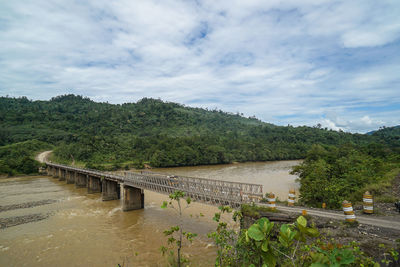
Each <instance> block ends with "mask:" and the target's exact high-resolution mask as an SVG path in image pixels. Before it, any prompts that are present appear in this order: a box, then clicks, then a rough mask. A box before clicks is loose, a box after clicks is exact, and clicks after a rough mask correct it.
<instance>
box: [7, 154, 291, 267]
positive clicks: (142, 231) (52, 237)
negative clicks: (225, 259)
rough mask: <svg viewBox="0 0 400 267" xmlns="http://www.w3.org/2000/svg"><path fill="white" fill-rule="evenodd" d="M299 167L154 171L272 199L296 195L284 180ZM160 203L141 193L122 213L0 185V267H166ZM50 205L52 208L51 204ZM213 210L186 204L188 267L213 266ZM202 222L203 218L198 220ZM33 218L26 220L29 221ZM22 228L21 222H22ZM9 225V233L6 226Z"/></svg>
mask: <svg viewBox="0 0 400 267" xmlns="http://www.w3.org/2000/svg"><path fill="white" fill-rule="evenodd" d="M298 163H299V162H298V161H279V162H269V163H243V164H230V165H216V166H200V167H183V168H169V169H157V172H166V173H171V174H176V175H187V176H195V177H204V178H219V179H221V180H230V181H241V182H251V183H261V184H263V185H264V192H267V191H274V192H275V193H276V194H277V195H278V196H279V197H282V198H284V197H285V196H286V195H287V191H288V188H290V187H297V186H296V183H295V181H294V180H295V178H296V177H295V176H292V175H289V173H288V171H289V169H290V168H291V166H293V165H295V164H298ZM166 199H167V196H165V195H161V194H157V193H154V192H149V191H145V208H144V209H143V210H137V211H130V212H122V210H121V204H120V201H119V200H115V201H106V202H103V201H101V197H100V194H87V191H86V189H84V188H80V189H76V188H75V186H74V185H67V184H65V182H60V181H58V180H57V179H54V178H51V177H44V176H38V177H16V178H4V179H0V206H2V207H6V208H4V209H3V211H1V212H0V222H2V224H1V225H2V229H0V266H58V267H62V266H116V265H117V264H118V263H119V264H121V265H122V264H124V266H165V265H166V264H165V263H166V261H165V259H164V258H162V256H161V253H160V251H159V248H160V246H161V245H165V244H166V238H165V237H164V235H163V230H165V229H167V228H169V227H170V226H172V225H176V224H177V222H178V220H177V217H176V213H175V211H174V210H172V209H166V210H163V209H161V208H160V206H161V204H162V202H163V201H164V200H166ZM53 200H56V201H53ZM216 211H217V208H216V207H212V206H209V205H204V204H200V203H192V204H191V206H190V207H189V208H188V209H186V210H185V213H184V219H183V223H184V228H185V229H186V230H188V231H192V232H195V233H198V234H199V236H198V237H197V238H196V239H195V241H194V242H193V243H192V244H191V245H188V244H186V245H185V247H184V251H183V252H184V254H186V255H187V256H189V257H190V259H191V262H192V264H193V265H194V266H213V265H214V259H215V256H216V249H215V247H214V246H213V245H212V242H211V240H210V239H208V238H207V233H209V232H211V231H212V230H214V229H215V226H216V224H215V222H213V221H212V219H211V218H212V217H213V214H214V213H215V212H216ZM200 213H202V214H204V217H202V216H199V214H200ZM31 215H32V216H31ZM27 217H28V218H29V220H27V221H25V222H24V220H25V219H26V218H27ZM9 221H12V224H13V225H14V226H11V225H8V227H7V226H6V223H4V222H9Z"/></svg>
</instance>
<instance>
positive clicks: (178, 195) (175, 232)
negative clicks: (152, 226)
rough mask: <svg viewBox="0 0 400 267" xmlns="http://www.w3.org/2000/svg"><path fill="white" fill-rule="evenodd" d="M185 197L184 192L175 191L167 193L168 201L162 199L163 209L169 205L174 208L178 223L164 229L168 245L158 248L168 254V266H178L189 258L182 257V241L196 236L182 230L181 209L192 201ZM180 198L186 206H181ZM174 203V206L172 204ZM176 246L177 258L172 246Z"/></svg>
mask: <svg viewBox="0 0 400 267" xmlns="http://www.w3.org/2000/svg"><path fill="white" fill-rule="evenodd" d="M184 197H185V192H182V191H175V192H174V193H173V194H170V195H169V199H170V201H169V202H168V201H164V202H163V204H162V206H161V208H163V209H165V208H167V207H168V205H169V207H171V208H172V209H174V210H175V211H176V212H177V214H178V219H179V223H178V225H176V226H172V227H171V228H170V229H168V230H165V231H164V235H165V236H167V237H168V241H167V242H168V247H165V246H161V248H160V250H161V253H162V255H163V256H164V255H168V260H169V264H170V266H178V267H180V266H181V264H182V263H187V262H188V261H189V260H188V259H186V258H184V257H182V253H181V250H182V242H183V240H184V238H185V239H186V240H187V241H189V242H190V243H191V242H192V241H193V238H194V237H196V236H197V234H195V233H191V232H186V231H183V218H182V211H183V210H184V209H186V208H188V207H189V205H190V203H191V202H192V200H191V198H190V197H187V198H186V199H185V198H184ZM182 199H183V200H184V201H185V202H184V203H186V207H185V208H183V207H182V204H183V203H182ZM174 204H175V205H176V206H174ZM175 246H176V250H177V258H176V259H175V256H174V250H175V249H174V247H175Z"/></svg>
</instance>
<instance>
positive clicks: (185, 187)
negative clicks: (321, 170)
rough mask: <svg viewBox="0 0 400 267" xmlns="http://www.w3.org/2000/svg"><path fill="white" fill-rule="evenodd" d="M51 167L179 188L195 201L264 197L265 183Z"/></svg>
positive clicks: (161, 189)
mask: <svg viewBox="0 0 400 267" xmlns="http://www.w3.org/2000/svg"><path fill="white" fill-rule="evenodd" d="M46 164H47V165H48V166H52V167H56V168H61V169H64V170H68V171H74V172H77V173H82V174H87V175H90V176H93V177H98V178H100V179H107V180H112V181H115V182H118V183H121V184H124V185H128V186H132V187H136V188H140V189H145V190H150V191H154V192H158V193H162V194H171V193H173V192H174V191H176V190H180V191H183V192H185V193H186V194H187V195H188V196H190V197H191V198H192V199H193V200H195V201H200V202H204V203H207V204H212V205H231V206H238V205H240V204H241V203H250V202H259V201H260V200H261V198H262V196H263V193H262V185H260V184H250V183H239V182H229V181H221V180H215V179H205V178H197V177H188V176H173V175H166V174H160V173H154V172H148V171H146V172H141V173H138V172H123V174H122V175H117V174H112V173H107V172H101V171H98V170H91V169H84V168H76V167H72V166H67V165H61V164H54V163H46Z"/></svg>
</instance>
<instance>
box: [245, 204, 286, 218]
mask: <svg viewBox="0 0 400 267" xmlns="http://www.w3.org/2000/svg"><path fill="white" fill-rule="evenodd" d="M241 212H242V213H243V215H246V216H249V217H253V218H257V217H259V216H260V212H279V211H278V210H276V209H271V208H269V207H264V206H257V205H255V204H254V203H252V204H242V206H241Z"/></svg>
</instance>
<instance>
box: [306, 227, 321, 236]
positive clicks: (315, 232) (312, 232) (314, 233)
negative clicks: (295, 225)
mask: <svg viewBox="0 0 400 267" xmlns="http://www.w3.org/2000/svg"><path fill="white" fill-rule="evenodd" d="M307 234H308V235H310V236H313V237H317V236H319V232H318V229H316V228H307Z"/></svg>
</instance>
